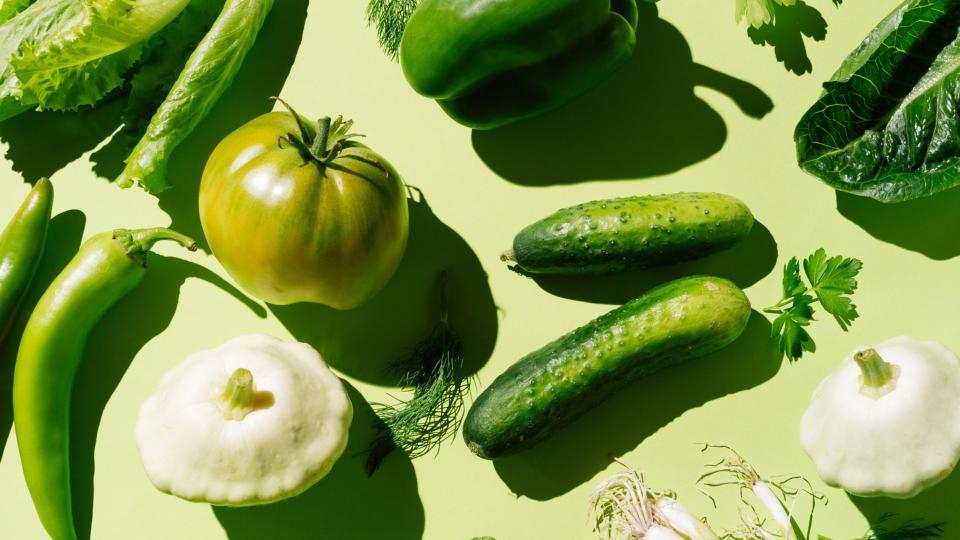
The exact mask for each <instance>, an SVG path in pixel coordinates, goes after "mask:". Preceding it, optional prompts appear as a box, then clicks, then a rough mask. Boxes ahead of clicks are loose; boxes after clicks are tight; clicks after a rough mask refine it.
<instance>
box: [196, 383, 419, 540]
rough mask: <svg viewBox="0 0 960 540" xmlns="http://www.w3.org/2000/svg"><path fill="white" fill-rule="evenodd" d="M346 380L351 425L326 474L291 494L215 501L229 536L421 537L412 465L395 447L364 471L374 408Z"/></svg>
mask: <svg viewBox="0 0 960 540" xmlns="http://www.w3.org/2000/svg"><path fill="white" fill-rule="evenodd" d="M344 385H345V386H346V388H347V392H348V393H349V395H350V400H351V401H352V402H353V425H351V426H350V435H349V442H348V443H347V449H346V451H345V452H344V453H343V456H342V457H341V458H340V460H339V461H338V462H337V463H336V465H334V467H333V469H332V470H331V471H330V474H328V475H327V476H325V477H324V478H322V479H321V480H320V481H319V482H317V483H316V484H314V486H313V487H311V488H310V489H308V490H307V491H305V492H303V493H302V494H300V495H298V496H296V497H294V498H292V499H287V500H284V501H280V502H276V503H273V504H268V505H264V506H250V507H246V508H235V507H228V506H214V507H213V513H214V515H215V516H216V517H217V520H219V521H220V524H221V525H222V526H223V529H224V531H226V533H227V536H228V537H229V538H230V540H260V539H264V538H283V539H285V540H286V539H289V540H301V539H302V540H306V539H311V540H313V539H317V540H319V539H324V540H326V539H330V540H333V539H336V540H340V539H345V538H350V539H356V540H374V539H381V538H390V539H391V540H393V539H396V540H419V539H420V538H422V537H423V529H424V512H423V504H422V503H421V502H420V495H419V493H418V491H417V476H416V474H415V473H414V469H413V465H412V464H411V463H410V460H409V459H407V457H406V456H404V455H403V454H402V453H400V452H393V453H392V454H391V455H390V457H388V458H387V459H386V461H384V463H383V465H382V466H381V468H380V469H379V470H377V474H375V475H373V476H372V477H369V478H368V477H367V474H366V472H364V460H365V456H357V455H356V454H358V453H359V452H362V451H363V450H366V448H367V445H369V444H370V437H371V435H372V434H373V433H374V429H373V426H372V424H371V422H372V421H373V419H374V414H373V410H372V409H371V408H370V405H369V404H367V402H366V401H365V400H364V399H363V396H361V395H360V393H359V392H358V391H357V390H356V389H355V388H353V387H352V386H350V385H349V384H347V383H344Z"/></svg>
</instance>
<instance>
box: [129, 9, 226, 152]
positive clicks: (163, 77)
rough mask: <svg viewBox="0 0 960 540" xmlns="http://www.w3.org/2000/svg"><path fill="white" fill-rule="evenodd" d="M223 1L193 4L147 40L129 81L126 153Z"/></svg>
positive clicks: (165, 94) (214, 18) (211, 22)
mask: <svg viewBox="0 0 960 540" xmlns="http://www.w3.org/2000/svg"><path fill="white" fill-rule="evenodd" d="M223 4H224V0H193V1H192V2H190V4H189V5H188V6H187V7H186V8H184V10H183V12H182V13H181V14H180V15H179V16H178V17H177V18H176V19H174V20H173V22H171V23H170V24H169V25H167V26H166V27H165V28H164V29H163V30H161V31H160V32H159V33H158V34H156V35H155V36H153V37H152V38H150V40H149V41H148V42H147V45H146V51H145V53H144V55H143V58H142V60H141V64H140V65H139V66H138V67H137V68H136V70H135V72H134V74H133V75H132V77H131V80H130V93H129V96H128V98H127V106H126V108H125V109H124V112H123V115H122V120H123V126H124V127H123V132H122V134H121V135H122V137H124V138H125V139H126V141H125V142H126V145H127V151H129V150H131V149H132V148H133V146H134V144H135V143H136V142H137V140H138V139H139V138H140V137H142V136H143V134H144V133H145V132H146V129H147V125H148V124H149V122H150V118H151V117H152V116H153V113H154V112H155V111H156V110H157V108H158V107H159V106H160V104H161V103H163V100H164V98H165V97H166V96H167V93H169V92H170V88H171V87H172V86H173V83H174V81H176V79H177V76H178V75H179V74H180V72H181V71H182V70H183V67H184V65H185V64H186V62H187V59H188V58H189V56H190V53H191V52H193V50H194V49H195V48H196V46H197V43H199V42H200V40H202V39H203V36H204V35H205V34H206V33H207V32H208V31H209V30H210V27H211V26H212V25H213V22H214V21H215V20H216V18H217V14H218V13H220V11H221V10H222V9H223Z"/></svg>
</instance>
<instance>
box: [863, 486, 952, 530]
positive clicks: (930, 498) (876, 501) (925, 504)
mask: <svg viewBox="0 0 960 540" xmlns="http://www.w3.org/2000/svg"><path fill="white" fill-rule="evenodd" d="M848 496H849V497H850V500H851V501H852V502H853V504H854V505H856V507H857V509H858V510H860V513H861V514H863V516H864V517H865V518H867V521H868V522H869V523H870V525H871V526H875V525H878V524H881V525H882V526H883V527H884V528H886V529H887V530H895V529H896V528H897V527H898V526H899V525H902V524H903V523H904V522H906V521H909V520H914V519H915V520H917V523H914V525H920V524H932V523H943V524H944V535H943V537H944V538H957V537H958V536H957V535H958V531H960V520H958V513H957V501H960V474H958V473H957V471H954V472H953V474H952V475H950V476H949V477H947V479H946V480H944V481H943V482H941V483H939V484H937V485H935V486H933V487H932V488H930V489H928V490H926V491H924V492H922V493H920V494H919V495H917V496H916V497H913V498H910V499H890V498H887V497H871V498H864V497H855V496H853V495H848ZM885 517H887V518H889V520H885V519H884V518H885ZM918 538H920V537H918ZM923 538H926V537H923Z"/></svg>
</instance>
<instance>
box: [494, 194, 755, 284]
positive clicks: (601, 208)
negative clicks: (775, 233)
mask: <svg viewBox="0 0 960 540" xmlns="http://www.w3.org/2000/svg"><path fill="white" fill-rule="evenodd" d="M752 227H753V214H751V213H750V209H749V208H747V205H745V204H744V203H743V202H742V201H740V200H739V199H737V198H735V197H731V196H729V195H723V194H721V193H675V194H672V195H654V196H643V197H625V198H621V199H608V200H602V201H593V202H588V203H583V204H579V205H577V206H573V207H570V208H565V209H563V210H559V211H557V212H555V213H553V214H552V215H550V216H548V217H546V218H544V219H542V220H540V221H538V222H536V223H534V224H532V225H529V226H527V227H526V228H524V229H523V230H522V231H520V233H519V234H517V236H516V238H514V240H513V249H512V250H510V251H507V252H506V253H504V254H503V255H502V256H501V257H500V258H501V259H502V260H504V261H507V262H511V263H516V264H517V266H519V267H520V268H521V269H523V270H524V271H526V272H528V273H531V274H592V273H604V272H617V271H621V270H626V269H628V268H643V267H647V266H655V265H659V264H669V263H674V262H680V261H685V260H690V259H695V258H697V257H702V256H704V255H708V254H710V253H714V252H716V251H720V250H723V249H726V248H728V247H730V246H732V245H734V244H736V243H737V242H739V241H741V240H743V239H744V238H746V237H747V235H748V234H749V233H750V229H751V228H752Z"/></svg>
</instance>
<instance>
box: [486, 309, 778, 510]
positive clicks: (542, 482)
mask: <svg viewBox="0 0 960 540" xmlns="http://www.w3.org/2000/svg"><path fill="white" fill-rule="evenodd" d="M780 364H781V356H780V353H779V351H778V350H777V345H776V343H775V342H774V341H773V340H772V339H770V323H769V322H768V321H767V319H766V318H765V317H764V316H763V315H761V314H759V313H757V312H753V313H752V314H751V316H750V322H749V323H748V324H747V328H746V330H745V331H744V333H743V335H741V336H740V338H739V339H737V341H735V342H734V343H733V344H732V345H730V346H729V347H727V348H726V349H723V350H720V351H717V352H715V353H713V354H710V355H708V356H705V357H703V358H697V359H693V360H689V361H687V362H684V363H682V364H680V365H676V366H673V367H670V368H667V369H665V370H663V371H661V372H659V373H656V374H654V375H651V376H649V377H644V378H643V379H641V380H640V381H638V382H636V383H634V384H632V385H630V386H629V387H627V388H625V389H624V390H623V391H621V392H619V393H617V394H616V395H614V396H613V397H612V398H611V399H609V400H607V401H605V402H604V403H603V404H601V405H600V406H599V407H597V408H595V409H593V410H591V411H589V412H588V413H586V414H585V415H583V416H582V417H580V418H579V419H578V420H576V421H575V422H574V423H573V424H571V425H569V426H567V427H565V428H563V429H562V430H560V431H559V432H558V433H557V434H556V435H554V436H553V438H551V439H548V440H546V441H544V442H542V443H540V444H539V445H537V446H535V447H534V448H532V449H530V450H527V451H524V452H521V453H519V454H516V455H514V456H509V457H506V458H501V459H498V460H496V461H494V467H495V468H496V470H497V474H499V475H500V478H502V479H503V481H504V482H505V483H506V484H507V485H508V486H509V487H510V489H511V490H512V491H513V492H514V493H516V494H517V495H522V496H525V497H529V498H531V499H535V500H548V499H552V498H554V497H557V496H560V495H563V494H564V493H567V492H568V491H570V490H571V489H573V488H575V487H577V486H579V485H581V484H582V483H583V482H586V481H587V480H589V479H590V478H592V477H593V476H594V475H596V474H597V473H598V472H600V471H602V470H603V469H605V468H606V467H607V466H608V465H609V464H610V462H611V459H610V456H611V455H614V456H620V455H623V454H624V453H626V452H629V451H630V450H633V449H634V448H636V446H637V445H638V444H640V443H641V442H643V441H644V440H646V439H647V437H649V436H651V435H653V434H654V433H656V432H657V431H658V430H659V429H660V428H662V427H663V426H666V425H667V424H669V423H670V422H672V421H673V420H674V419H676V418H677V417H679V416H680V415H681V414H683V413H684V411H687V410H690V409H693V408H695V407H700V406H702V405H704V404H705V403H707V402H709V401H711V400H714V399H717V398H720V397H723V396H725V395H728V394H732V393H735V392H740V391H743V390H747V389H750V388H753V387H754V386H757V385H759V384H761V383H763V382H764V381H766V380H768V379H770V378H771V377H773V376H774V375H775V374H776V373H777V371H778V370H779V369H780ZM690 442H691V443H695V442H697V441H690ZM572 456H575V457H576V459H571V457H572Z"/></svg>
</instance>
